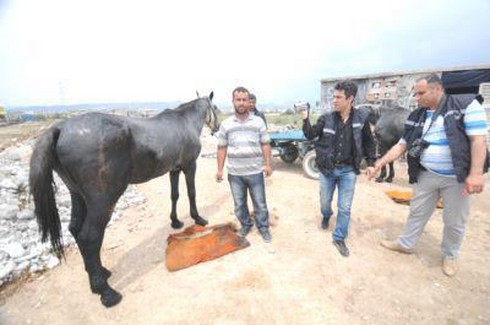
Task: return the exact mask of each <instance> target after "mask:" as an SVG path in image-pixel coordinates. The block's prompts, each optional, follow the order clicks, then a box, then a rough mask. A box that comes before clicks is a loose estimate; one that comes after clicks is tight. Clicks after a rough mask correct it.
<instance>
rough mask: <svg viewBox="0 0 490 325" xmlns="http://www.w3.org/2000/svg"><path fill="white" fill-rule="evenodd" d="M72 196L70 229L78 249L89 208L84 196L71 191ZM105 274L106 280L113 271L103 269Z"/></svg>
mask: <svg viewBox="0 0 490 325" xmlns="http://www.w3.org/2000/svg"><path fill="white" fill-rule="evenodd" d="M70 195H71V219H70V225H69V227H68V229H69V230H70V233H71V234H72V235H73V238H75V241H76V242H77V245H78V247H79V248H80V244H79V243H78V235H79V233H80V231H81V230H82V225H83V222H84V221H85V217H86V216H87V206H86V205H85V201H84V200H83V198H82V196H81V195H79V194H78V193H76V192H73V191H70ZM102 271H103V274H104V276H105V277H106V278H109V277H110V276H111V271H109V270H108V269H106V268H105V267H102Z"/></svg>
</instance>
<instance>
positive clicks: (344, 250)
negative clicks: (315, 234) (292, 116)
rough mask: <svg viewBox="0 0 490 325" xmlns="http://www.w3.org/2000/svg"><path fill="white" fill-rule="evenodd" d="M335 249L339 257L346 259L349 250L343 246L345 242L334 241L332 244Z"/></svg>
mask: <svg viewBox="0 0 490 325" xmlns="http://www.w3.org/2000/svg"><path fill="white" fill-rule="evenodd" d="M332 243H333V244H334V246H335V247H337V250H338V251H339V253H340V255H342V256H344V257H347V256H349V249H348V248H347V246H346V245H345V242H344V241H343V240H334V241H333V242H332Z"/></svg>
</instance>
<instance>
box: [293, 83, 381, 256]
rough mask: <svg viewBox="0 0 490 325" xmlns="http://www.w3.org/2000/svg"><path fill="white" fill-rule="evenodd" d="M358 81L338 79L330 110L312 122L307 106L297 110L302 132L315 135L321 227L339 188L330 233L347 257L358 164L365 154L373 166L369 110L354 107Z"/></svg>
mask: <svg viewBox="0 0 490 325" xmlns="http://www.w3.org/2000/svg"><path fill="white" fill-rule="evenodd" d="M356 94H357V85H356V84H355V83H353V82H351V81H343V82H339V83H338V84H336V85H335V88H334V93H333V107H334V110H333V111H332V112H327V113H326V114H324V115H322V116H320V117H319V118H318V120H317V122H316V124H315V125H311V124H310V120H309V118H308V115H309V113H308V111H309V110H308V109H305V110H300V112H301V115H302V118H303V133H304V134H305V137H306V138H308V139H310V140H311V139H314V138H316V137H318V140H317V142H316V146H315V151H316V163H317V165H318V169H319V170H320V211H321V214H322V223H321V227H322V228H323V229H328V226H329V222H330V218H331V216H332V214H333V211H332V206H331V205H332V197H333V193H334V191H335V188H336V187H337V189H338V200H337V207H338V213H337V224H336V227H335V230H334V232H333V234H332V237H333V244H334V245H335V247H336V248H337V250H338V251H339V253H340V254H341V255H342V256H344V257H347V256H349V249H348V248H347V245H346V244H345V239H346V238H347V235H348V231H349V222H350V215H351V206H352V200H353V198H354V189H355V185H356V179H357V175H358V174H359V173H360V172H359V170H360V164H361V161H362V159H363V158H366V160H367V163H368V165H369V166H372V165H373V164H374V161H375V159H376V158H375V157H376V148H375V144H374V139H373V135H372V133H371V128H370V126H369V123H368V122H367V118H368V114H367V113H366V111H361V110H357V109H354V108H353V102H354V99H355V96H356Z"/></svg>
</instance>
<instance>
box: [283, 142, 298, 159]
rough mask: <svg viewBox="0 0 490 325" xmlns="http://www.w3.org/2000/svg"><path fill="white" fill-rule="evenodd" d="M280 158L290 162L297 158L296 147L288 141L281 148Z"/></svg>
mask: <svg viewBox="0 0 490 325" xmlns="http://www.w3.org/2000/svg"><path fill="white" fill-rule="evenodd" d="M282 149H283V150H282V153H281V159H282V161H284V162H286V163H288V164H292V163H293V162H294V161H295V160H296V159H298V156H299V152H298V148H296V146H295V145H294V144H292V143H289V144H288V145H286V146H285V147H284V148H282Z"/></svg>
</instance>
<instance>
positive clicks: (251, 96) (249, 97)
mask: <svg viewBox="0 0 490 325" xmlns="http://www.w3.org/2000/svg"><path fill="white" fill-rule="evenodd" d="M248 99H253V100H257V96H255V94H250V95H249V96H248Z"/></svg>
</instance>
